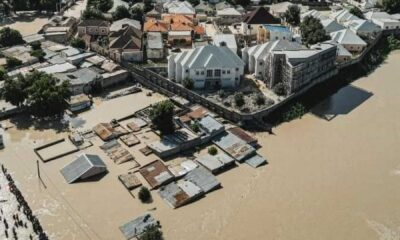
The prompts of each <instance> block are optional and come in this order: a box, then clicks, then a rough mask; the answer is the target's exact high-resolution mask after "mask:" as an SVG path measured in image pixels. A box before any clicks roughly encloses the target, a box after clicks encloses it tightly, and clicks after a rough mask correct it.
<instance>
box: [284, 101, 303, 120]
mask: <svg viewBox="0 0 400 240" xmlns="http://www.w3.org/2000/svg"><path fill="white" fill-rule="evenodd" d="M306 112H307V111H306V108H305V107H304V105H303V104H301V103H296V104H294V105H293V106H292V107H291V108H290V110H289V111H288V112H286V113H285V114H284V116H283V120H284V121H286V122H288V121H291V120H293V119H296V118H301V117H302V116H303V115H304V114H306Z"/></svg>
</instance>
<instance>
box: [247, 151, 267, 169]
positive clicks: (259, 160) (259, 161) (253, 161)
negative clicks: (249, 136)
mask: <svg viewBox="0 0 400 240" xmlns="http://www.w3.org/2000/svg"><path fill="white" fill-rule="evenodd" d="M245 162H246V163H247V164H249V165H250V166H252V167H253V168H257V167H259V166H261V165H263V164H266V163H267V160H265V159H264V158H263V157H262V156H260V155H258V154H256V155H254V156H253V157H251V158H249V159H247V160H246V161H245Z"/></svg>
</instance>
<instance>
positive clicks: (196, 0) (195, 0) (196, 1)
mask: <svg viewBox="0 0 400 240" xmlns="http://www.w3.org/2000/svg"><path fill="white" fill-rule="evenodd" d="M188 2H189V3H190V4H192V6H193V7H194V6H197V5H199V3H200V0H188Z"/></svg>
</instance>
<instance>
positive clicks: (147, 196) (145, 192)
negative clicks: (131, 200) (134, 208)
mask: <svg viewBox="0 0 400 240" xmlns="http://www.w3.org/2000/svg"><path fill="white" fill-rule="evenodd" d="M138 197H139V199H140V201H141V202H142V203H146V202H149V201H150V200H151V193H150V191H149V189H147V187H141V188H140V191H139V194H138Z"/></svg>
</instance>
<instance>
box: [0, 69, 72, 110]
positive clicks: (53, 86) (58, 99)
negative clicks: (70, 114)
mask: <svg viewBox="0 0 400 240" xmlns="http://www.w3.org/2000/svg"><path fill="white" fill-rule="evenodd" d="M70 95H71V93H70V91H69V83H68V82H66V81H64V82H62V83H59V82H58V81H57V79H55V78H54V77H53V76H51V75H48V74H46V73H42V72H37V71H34V72H33V73H31V74H28V75H26V76H25V77H23V76H22V75H19V76H18V77H17V79H11V78H10V79H6V80H5V83H4V89H3V97H4V99H5V100H6V101H7V102H10V103H11V104H13V105H16V106H21V105H22V104H24V103H25V104H26V105H27V106H29V107H31V110H32V114H33V115H36V116H39V117H45V116H53V115H57V114H60V113H62V112H63V111H64V110H65V109H66V108H67V106H68V104H67V102H66V100H68V99H69V97H70Z"/></svg>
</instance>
